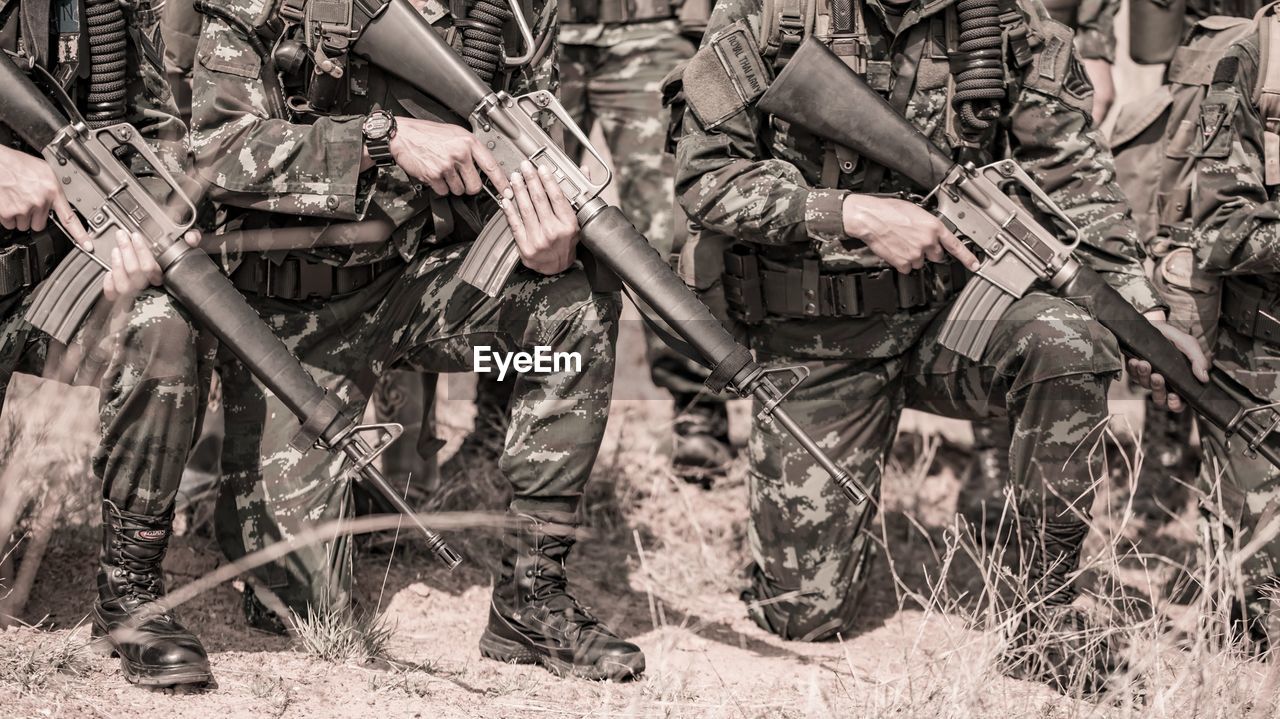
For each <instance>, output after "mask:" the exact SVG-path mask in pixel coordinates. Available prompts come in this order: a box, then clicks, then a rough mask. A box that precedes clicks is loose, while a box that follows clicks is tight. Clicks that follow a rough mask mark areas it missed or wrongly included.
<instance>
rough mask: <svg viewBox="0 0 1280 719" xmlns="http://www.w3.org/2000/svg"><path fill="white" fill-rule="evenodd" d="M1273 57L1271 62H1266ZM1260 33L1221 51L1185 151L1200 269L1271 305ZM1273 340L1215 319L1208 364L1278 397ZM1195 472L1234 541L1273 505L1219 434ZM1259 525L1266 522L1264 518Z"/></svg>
mask: <svg viewBox="0 0 1280 719" xmlns="http://www.w3.org/2000/svg"><path fill="white" fill-rule="evenodd" d="M1273 61H1274V60H1273ZM1258 64H1259V38H1258V35H1257V33H1250V34H1249V35H1247V36H1245V37H1244V38H1243V39H1241V40H1239V41H1237V42H1236V44H1235V45H1233V46H1232V47H1231V49H1230V50H1228V51H1227V54H1226V56H1225V57H1224V58H1223V60H1222V61H1221V62H1220V63H1219V64H1218V69H1217V71H1216V72H1215V75H1214V82H1213V85H1212V87H1211V88H1210V90H1209V94H1208V95H1207V96H1206V97H1205V100H1204V103H1203V104H1202V105H1201V108H1200V116H1199V118H1198V120H1197V122H1198V123H1199V124H1198V125H1197V127H1199V128H1200V129H1201V131H1200V132H1198V133H1196V137H1195V139H1194V140H1193V143H1192V147H1191V150H1192V152H1193V153H1194V156H1197V157H1200V158H1201V159H1200V160H1199V161H1198V162H1197V163H1196V170H1195V171H1196V183H1195V187H1196V192H1195V195H1194V197H1193V205H1192V207H1193V215H1192V222H1193V224H1194V226H1195V227H1197V228H1198V229H1197V231H1196V232H1195V233H1194V235H1193V240H1194V244H1195V250H1196V255H1197V258H1198V259H1199V262H1200V265H1201V267H1202V268H1203V269H1205V270H1207V271H1208V272H1210V273H1212V274H1214V275H1217V276H1221V277H1225V278H1226V283H1225V284H1226V286H1225V288H1224V292H1225V293H1228V294H1229V293H1231V292H1232V291H1233V289H1234V288H1243V289H1247V290H1251V291H1253V292H1257V293H1260V294H1261V295H1263V296H1264V297H1269V298H1271V300H1270V303H1265V302H1264V307H1266V306H1268V304H1269V306H1270V307H1271V308H1272V312H1274V311H1275V308H1276V307H1277V305H1280V198H1277V194H1276V188H1275V187H1268V186H1267V185H1266V184H1265V182H1264V180H1263V178H1264V171H1263V154H1262V148H1263V147H1264V141H1263V132H1264V129H1265V126H1264V123H1263V120H1262V118H1261V117H1260V115H1259V110H1258V108H1257V107H1256V106H1255V105H1254V104H1253V101H1252V100H1251V97H1252V93H1253V88H1254V84H1255V82H1256V81H1257V77H1258V72H1259V69H1258ZM1276 356H1277V350H1276V346H1275V345H1274V344H1272V343H1269V342H1266V341H1264V340H1260V339H1255V338H1252V337H1249V336H1246V335H1245V334H1243V333H1242V332H1240V331H1239V330H1238V329H1237V328H1236V327H1234V326H1233V325H1232V323H1230V322H1226V321H1224V322H1223V324H1222V326H1221V327H1220V330H1219V333H1218V337H1217V340H1216V343H1215V344H1214V363H1215V364H1216V365H1217V366H1218V367H1220V368H1221V369H1223V370H1226V371H1227V372H1228V373H1230V374H1231V376H1232V377H1234V378H1235V379H1237V380H1239V381H1240V382H1242V383H1243V384H1244V385H1245V386H1246V387H1248V388H1249V389H1250V390H1251V391H1252V392H1253V393H1254V394H1255V395H1257V397H1258V398H1259V399H1260V400H1263V401H1267V402H1276V401H1280V365H1278V364H1277V361H1276ZM1204 444H1205V446H1204V450H1205V459H1204V466H1203V471H1202V478H1203V480H1204V482H1205V490H1206V493H1207V499H1206V507H1207V509H1209V511H1210V512H1211V513H1212V514H1213V516H1214V517H1215V518H1217V519H1218V520H1220V521H1221V522H1222V523H1223V524H1224V525H1225V527H1226V528H1227V529H1228V530H1229V532H1230V534H1232V535H1234V537H1235V541H1237V542H1239V543H1240V544H1241V545H1243V544H1246V543H1248V542H1250V541H1251V540H1252V538H1253V536H1254V533H1255V531H1256V530H1258V529H1260V527H1259V525H1260V524H1261V523H1264V518H1274V517H1275V516H1276V512H1277V511H1278V510H1280V471H1277V470H1276V468H1275V467H1272V466H1271V465H1270V464H1269V463H1268V462H1266V461H1265V460H1262V459H1254V460H1250V459H1248V458H1247V457H1244V456H1243V454H1242V453H1241V451H1240V449H1239V447H1235V448H1234V450H1231V449H1229V447H1230V445H1229V444H1228V443H1227V442H1226V441H1225V440H1224V438H1223V436H1222V435H1221V433H1219V432H1216V431H1213V430H1209V431H1207V432H1205V442H1204ZM1267 521H1268V522H1269V521H1270V520H1267ZM1277 562H1280V538H1272V539H1271V540H1270V541H1267V542H1266V543H1265V545H1264V546H1263V547H1262V548H1261V549H1260V551H1259V552H1258V553H1257V554H1255V555H1254V556H1252V557H1250V558H1249V559H1248V561H1247V563H1246V565H1245V572H1246V580H1247V582H1248V583H1249V585H1250V586H1251V587H1252V588H1255V589H1256V587H1257V586H1258V585H1260V584H1263V583H1265V582H1270V581H1274V579H1275V577H1276V575H1277V569H1278V567H1277Z"/></svg>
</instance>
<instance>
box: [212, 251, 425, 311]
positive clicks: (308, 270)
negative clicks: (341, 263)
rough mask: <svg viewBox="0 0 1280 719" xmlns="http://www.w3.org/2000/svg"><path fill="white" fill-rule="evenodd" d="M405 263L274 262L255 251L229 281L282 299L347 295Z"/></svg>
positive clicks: (249, 291)
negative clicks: (339, 265) (345, 264)
mask: <svg viewBox="0 0 1280 719" xmlns="http://www.w3.org/2000/svg"><path fill="white" fill-rule="evenodd" d="M403 265H404V261H403V260H401V259H400V258H399V257H393V258H390V259H386V260H382V261H380V262H375V263H373V264H371V265H357V266H355V267H336V266H334V265H329V264H325V263H323V262H314V261H310V260H307V259H304V258H301V257H294V256H290V257H286V258H285V259H284V261H283V262H280V263H276V262H273V261H272V260H271V259H270V258H268V257H266V256H264V255H260V254H254V255H249V256H247V257H246V258H245V260H244V262H242V263H241V264H240V266H239V267H237V268H236V270H235V271H234V272H232V273H231V283H232V284H234V285H235V286H236V288H237V289H239V290H240V291H241V292H244V293H246V294H251V295H258V296H260V297H270V298H275V299H281V300H290V301H300V300H313V299H315V300H325V299H329V298H332V297H340V296H343V295H349V294H351V293H353V292H359V291H360V290H362V289H364V288H365V287H368V286H369V285H371V284H373V281H374V280H376V279H378V278H379V277H381V276H382V274H383V273H385V272H389V271H391V270H394V269H396V268H398V267H401V266H403Z"/></svg>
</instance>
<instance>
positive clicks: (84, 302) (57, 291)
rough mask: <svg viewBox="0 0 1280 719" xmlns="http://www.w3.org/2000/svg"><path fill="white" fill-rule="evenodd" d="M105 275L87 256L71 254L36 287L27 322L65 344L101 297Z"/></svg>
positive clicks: (81, 253) (78, 253)
mask: <svg viewBox="0 0 1280 719" xmlns="http://www.w3.org/2000/svg"><path fill="white" fill-rule="evenodd" d="M106 274H107V273H106V270H104V269H102V267H101V266H100V265H99V264H98V263H97V262H96V261H95V260H94V259H93V258H92V257H90V256H89V254H88V253H85V252H81V251H72V252H71V254H69V255H67V256H66V258H65V259H63V260H62V262H61V263H60V264H59V265H58V267H57V268H56V269H55V270H54V271H53V274H51V275H49V277H47V278H46V279H45V281H44V282H41V283H40V285H39V286H38V287H36V290H35V293H34V296H33V297H32V300H31V306H30V307H29V308H28V309H27V316H26V319H27V322H29V323H30V324H31V326H33V327H35V328H36V329H38V330H40V331H41V332H44V333H45V334H47V335H49V336H50V337H52V338H53V339H54V340H56V341H58V342H61V343H62V344H67V343H69V342H70V341H71V338H72V337H73V336H75V333H76V330H78V329H79V328H80V325H81V323H83V322H84V319H85V318H86V317H88V316H89V313H90V311H92V310H93V306H94V305H95V304H97V302H98V298H99V297H101V296H102V280H103V278H104V277H106Z"/></svg>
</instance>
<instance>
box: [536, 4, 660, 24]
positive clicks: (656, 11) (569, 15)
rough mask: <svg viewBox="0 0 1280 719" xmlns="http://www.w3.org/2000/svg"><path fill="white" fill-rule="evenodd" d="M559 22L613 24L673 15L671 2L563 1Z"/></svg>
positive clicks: (558, 9) (559, 7)
mask: <svg viewBox="0 0 1280 719" xmlns="http://www.w3.org/2000/svg"><path fill="white" fill-rule="evenodd" d="M556 12H557V13H558V16H559V19H560V22H561V23H569V24H574V23H586V24H594V23H603V24H606V25H616V24H625V23H634V22H650V21H654V20H667V19H670V18H673V17H675V16H676V13H675V10H674V8H672V7H671V2H670V0H565V1H564V2H561V3H560V4H559V5H558V6H557V10H556Z"/></svg>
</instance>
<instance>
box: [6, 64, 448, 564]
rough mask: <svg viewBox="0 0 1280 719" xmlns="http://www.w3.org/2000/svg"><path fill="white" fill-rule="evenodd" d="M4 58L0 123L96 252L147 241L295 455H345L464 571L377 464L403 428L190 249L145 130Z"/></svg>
mask: <svg viewBox="0 0 1280 719" xmlns="http://www.w3.org/2000/svg"><path fill="white" fill-rule="evenodd" d="M0 58H2V59H0V96H3V97H4V102H3V103H0V123H3V124H5V125H7V126H9V127H10V128H11V129H12V130H13V131H14V133H15V134H17V136H18V137H20V138H21V139H22V140H23V141H24V142H26V143H27V144H28V145H30V146H31V147H33V148H35V149H37V150H38V151H39V152H40V154H41V155H42V156H43V157H44V159H45V161H46V162H48V163H49V167H51V168H52V169H53V172H54V174H55V175H56V176H57V177H58V179H59V181H60V182H61V183H62V187H63V192H64V193H65V194H66V196H67V200H68V201H69V202H70V203H71V205H72V206H73V207H75V208H76V210H77V211H78V212H79V213H80V215H81V216H82V217H83V218H84V219H85V220H86V226H87V228H88V230H89V232H90V233H91V234H92V236H93V238H94V244H95V248H96V250H97V252H102V251H104V250H107V251H109V249H110V247H112V246H113V245H112V244H111V243H112V242H114V239H113V235H114V233H111V232H110V231H111V230H113V229H119V230H123V231H125V232H129V233H138V234H140V235H141V236H142V237H143V238H144V239H145V240H146V243H147V246H148V247H149V248H150V249H151V251H152V252H153V253H154V255H155V258H156V262H157V263H158V264H159V265H160V268H161V269H162V270H163V271H164V287H165V289H166V290H168V292H169V293H170V294H171V295H173V297H174V298H175V299H177V300H178V302H179V303H180V304H181V305H182V306H183V308H184V309H186V311H187V312H189V313H190V314H191V316H192V317H193V318H194V319H195V321H196V323H197V324H199V325H201V326H203V327H205V328H207V329H208V330H209V331H211V332H212V333H213V334H214V335H215V336H217V338H218V339H219V340H220V341H221V342H222V344H223V345H225V346H226V347H227V349H229V350H231V352H233V353H234V354H235V355H236V356H237V357H239V358H240V360H241V361H242V362H244V364H245V366H246V367H248V368H249V371H250V372H252V373H253V375H254V376H255V377H257V378H258V379H259V380H261V381H262V383H263V384H264V385H266V386H267V388H268V389H269V390H271V392H272V393H274V394H275V395H276V396H277V397H279V398H280V400H281V401H282V402H284V404H285V405H286V406H287V407H288V408H289V410H290V411H291V412H293V413H294V414H295V415H296V416H297V417H298V420H299V422H300V423H301V425H302V430H301V432H300V433H299V435H298V437H297V438H295V440H294V442H293V445H294V447H295V448H296V449H298V450H299V451H303V450H305V449H306V448H307V447H310V446H312V445H314V444H315V443H317V442H319V443H320V444H322V445H324V446H325V447H326V448H328V449H329V450H331V451H336V452H340V453H342V454H344V455H346V457H347V458H348V459H349V460H351V462H352V466H351V467H350V468H349V469H348V471H347V472H346V473H345V474H344V476H343V477H342V478H341V479H343V480H345V479H346V478H347V477H352V476H354V477H356V478H358V479H359V480H362V481H365V482H367V483H368V484H369V485H371V486H372V488H373V489H374V490H375V491H376V492H377V493H378V494H380V495H382V496H383V497H384V498H385V499H386V500H387V501H388V502H389V503H390V504H391V505H392V506H394V507H395V508H396V509H397V510H399V511H401V512H403V513H404V514H406V515H408V516H409V518H410V520H412V521H413V522H414V524H415V525H416V526H417V528H418V530H419V531H420V532H422V535H423V536H424V537H425V538H426V540H427V546H428V547H429V548H430V549H431V550H432V551H433V552H435V554H436V556H437V557H439V558H440V559H441V561H443V562H444V563H445V564H446V565H448V567H449V568H450V569H452V568H454V567H456V566H457V565H458V564H459V563H460V562H461V561H462V557H461V556H459V555H458V554H457V553H456V552H454V551H453V550H452V549H451V548H449V546H448V545H447V544H445V541H444V539H443V538H442V537H441V536H440V535H439V534H436V533H435V532H433V531H431V530H430V529H428V528H427V527H426V526H425V525H424V524H422V522H421V521H420V520H419V519H418V518H417V516H416V513H415V512H414V511H413V509H412V508H411V507H409V505H408V504H407V503H406V502H405V501H404V500H403V499H402V498H401V497H400V495H399V494H397V493H396V491H395V490H394V489H392V487H391V485H390V484H388V483H387V480H386V478H385V477H384V476H382V472H381V471H379V470H378V468H377V467H376V466H374V464H373V461H374V460H375V459H376V458H377V457H378V455H379V454H380V453H381V452H382V451H383V450H384V449H386V447H387V445H388V444H390V442H392V441H394V440H395V438H396V437H397V436H398V435H399V426H398V425H362V424H358V423H356V422H355V421H354V420H352V419H351V418H350V417H348V416H346V415H345V414H344V413H343V411H342V406H341V405H340V404H339V403H338V402H337V401H336V400H335V399H334V398H333V397H331V396H329V395H328V394H327V393H326V392H325V391H324V389H323V388H322V387H320V385H318V384H316V381H315V380H314V379H313V378H312V377H311V375H310V374H308V373H307V371H306V369H304V368H303V366H302V365H301V364H300V363H299V362H298V360H297V358H295V357H294V356H293V354H292V353H291V352H290V351H289V348H288V347H287V346H285V344H284V342H282V341H281V340H280V338H279V337H277V336H276V335H275V333H274V332H272V331H271V328H270V327H268V326H267V325H266V323H265V322H263V321H262V318H261V317H259V316H258V313H257V312H256V311H254V309H253V308H252V307H250V306H249V303H248V302H246V301H245V299H244V297H243V296H242V295H241V294H240V291H239V290H237V289H236V288H235V286H234V285H232V284H231V281H230V280H229V279H228V278H227V276H226V275H224V274H223V273H222V271H221V270H220V269H219V268H218V266H217V265H216V264H215V263H214V261H213V260H212V259H210V258H209V256H208V255H207V254H205V253H204V252H202V251H201V250H199V249H197V248H193V247H191V246H189V245H188V244H187V243H186V241H185V240H183V235H184V234H185V233H186V231H187V230H188V229H190V228H191V226H192V224H194V222H195V217H196V210H195V206H194V205H193V204H192V203H191V201H190V200H189V199H188V198H187V196H186V195H185V194H184V193H183V190H182V188H181V186H179V185H178V183H177V181H176V180H175V179H174V178H173V176H171V175H170V174H169V173H168V172H166V171H165V169H164V166H163V165H161V163H160V160H159V158H157V157H156V156H155V154H154V153H152V151H151V149H150V148H149V147H147V145H146V143H145V142H144V141H143V139H142V138H141V137H139V135H138V131H137V130H136V129H134V128H133V127H132V126H131V125H129V124H127V123H121V124H117V125H110V126H107V127H95V128H89V127H88V126H87V125H86V123H85V122H84V120H83V118H81V117H79V113H77V112H76V111H75V109H74V106H73V105H72V104H71V102H70V101H69V100H68V99H67V98H66V96H65V95H62V94H61V93H60V92H59V91H56V90H53V89H50V92H51V93H53V94H54V96H55V97H58V99H59V100H60V103H61V104H62V106H63V111H61V112H60V111H59V110H58V109H57V108H56V107H55V106H54V104H53V103H52V102H51V101H50V100H49V98H48V97H46V96H45V94H44V93H43V92H41V90H40V88H39V87H37V85H36V84H35V82H33V81H32V79H31V78H30V77H28V76H27V74H26V73H24V72H23V70H22V69H21V68H19V66H18V65H17V64H16V63H15V62H14V60H13V58H11V57H10V56H9V55H7V54H5V53H0ZM31 69H32V70H35V68H34V67H33V68H31ZM43 80H44V82H43V84H44V85H46V86H47V87H48V88H56V87H57V86H56V83H54V82H53V81H52V78H43ZM67 118H72V119H71V120H68V119H67ZM125 154H128V155H132V156H133V157H134V158H137V159H139V160H141V161H142V162H144V163H146V164H149V165H150V166H151V168H152V170H153V171H154V172H155V179H156V180H159V181H160V182H161V183H162V184H163V185H164V194H163V195H162V194H160V191H156V192H155V194H153V192H151V191H148V189H147V188H146V187H145V186H144V185H143V183H142V182H140V181H139V179H138V178H137V177H136V176H135V175H134V174H133V171H132V170H131V169H130V168H129V165H127V164H125V161H122V159H121V155H125ZM109 233H110V234H109ZM85 255H86V256H88V257H89V259H90V260H92V261H93V262H96V263H98V264H99V265H100V266H101V267H102V270H103V271H101V272H97V273H89V274H91V275H94V277H93V279H92V281H93V282H96V283H98V284H99V286H100V284H101V280H102V276H103V275H104V274H105V271H106V270H107V269H109V268H108V266H107V265H106V264H105V263H104V262H103V261H102V260H101V259H100V258H98V257H96V253H88V252H86V253H85ZM91 294H92V293H85V295H84V296H86V297H88V296H90V295H91Z"/></svg>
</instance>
